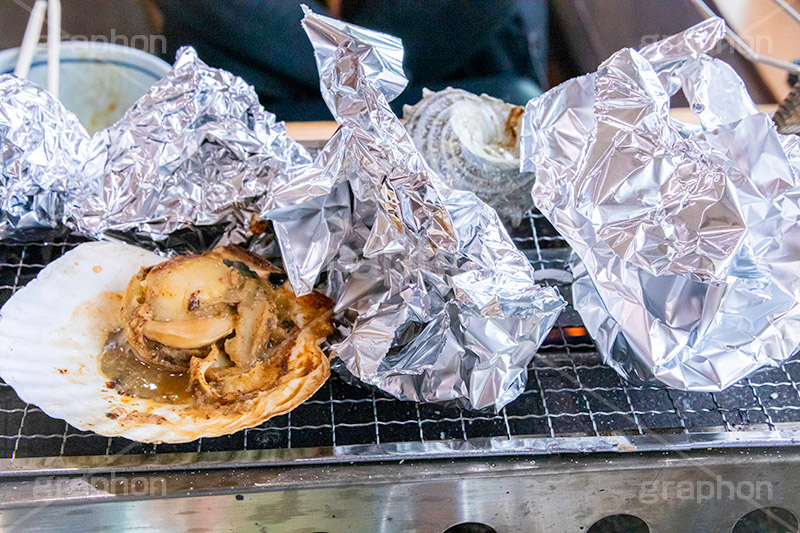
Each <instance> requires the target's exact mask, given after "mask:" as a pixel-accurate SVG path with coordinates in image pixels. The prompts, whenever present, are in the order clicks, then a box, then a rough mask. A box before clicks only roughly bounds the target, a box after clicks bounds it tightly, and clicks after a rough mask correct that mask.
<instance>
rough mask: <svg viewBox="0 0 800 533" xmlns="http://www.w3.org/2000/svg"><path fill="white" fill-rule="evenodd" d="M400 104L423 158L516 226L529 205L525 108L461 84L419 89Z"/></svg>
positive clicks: (449, 181) (530, 178)
mask: <svg viewBox="0 0 800 533" xmlns="http://www.w3.org/2000/svg"><path fill="white" fill-rule="evenodd" d="M422 95H423V96H422V100H420V101H419V102H418V103H417V104H415V105H413V106H404V107H403V117H404V119H405V127H406V130H408V132H409V134H410V135H411V138H412V139H413V141H414V145H415V146H416V147H417V149H418V150H419V151H420V152H421V153H422V155H423V157H424V158H425V160H426V161H427V163H428V164H429V165H430V166H431V167H432V168H433V169H434V170H435V171H436V172H437V173H438V174H439V175H440V176H441V177H442V178H443V179H444V180H445V182H446V183H447V184H448V185H449V186H451V187H453V188H454V189H461V190H468V191H472V192H474V193H475V194H476V195H477V196H478V197H479V198H480V199H481V200H483V201H484V202H486V203H487V204H489V205H491V206H492V207H494V208H495V210H496V211H497V212H498V214H499V215H500V216H501V217H502V218H503V219H504V220H510V221H511V222H512V224H513V225H514V226H517V225H518V224H519V221H520V220H521V217H522V214H523V213H524V211H525V210H527V209H528V208H529V207H530V198H529V197H528V196H529V195H526V194H522V191H526V190H530V188H531V186H532V184H533V180H534V174H533V173H521V172H520V171H519V127H520V120H521V118H522V114H523V111H524V108H523V107H521V106H515V105H511V104H507V103H505V102H503V101H502V100H498V99H497V98H492V97H491V96H487V95H485V94H484V95H481V96H477V95H475V94H472V93H470V92H467V91H464V90H462V89H453V88H452V87H448V88H447V89H445V90H443V91H438V92H433V91H429V90H427V89H425V90H423V93H422Z"/></svg>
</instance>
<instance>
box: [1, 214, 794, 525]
mask: <svg viewBox="0 0 800 533" xmlns="http://www.w3.org/2000/svg"><path fill="white" fill-rule="evenodd" d="M511 233H512V237H513V239H514V241H515V242H516V244H517V245H518V246H519V247H520V249H522V250H523V251H524V252H525V254H526V255H527V257H528V258H529V260H530V261H531V264H532V265H533V267H534V269H535V271H536V276H537V279H538V281H539V282H540V283H543V284H548V285H554V286H556V287H557V288H558V290H559V291H560V292H561V293H562V295H563V296H564V297H565V299H567V301H569V300H570V298H569V296H570V295H569V291H570V281H571V276H570V273H569V272H568V271H567V269H566V261H567V259H568V256H569V248H568V247H567V244H566V242H565V241H564V240H563V239H562V238H561V237H560V236H559V235H558V234H557V233H556V231H555V230H554V229H553V228H552V226H551V225H550V224H549V223H548V222H547V220H546V219H545V218H544V217H543V216H542V215H541V214H539V213H538V212H535V211H534V212H531V213H529V214H528V215H527V217H526V218H525V219H524V220H523V223H522V225H521V226H520V227H519V228H516V229H512V230H511ZM81 242H83V239H81V238H79V237H66V238H63V239H59V240H57V241H42V242H27V243H13V242H2V243H0V303H4V302H5V301H6V300H7V299H8V298H9V297H10V296H11V295H12V294H13V293H14V292H15V291H16V290H17V289H19V288H20V287H23V286H24V285H25V284H26V283H28V282H29V281H30V280H32V279H33V278H34V277H35V276H36V274H37V273H38V272H39V271H40V270H41V269H42V268H44V266H46V265H47V264H48V263H49V262H51V261H53V260H55V259H56V258H58V257H59V256H61V255H62V254H63V253H65V252H66V251H67V250H69V249H71V248H73V247H75V246H77V245H78V244H80V243H81ZM798 383H800V360H796V359H792V360H789V361H787V362H786V363H784V364H783V365H782V366H780V367H778V368H773V369H767V370H765V371H762V372H760V373H758V374H756V375H754V376H752V377H751V378H749V379H745V380H742V381H741V382H739V383H737V384H735V385H734V386H732V387H730V388H729V389H727V390H725V391H724V392H720V393H696V392H680V391H675V390H669V389H666V388H664V387H660V386H654V385H636V384H631V383H626V382H625V381H623V380H622V379H620V378H619V376H618V375H617V374H616V373H615V372H614V371H613V370H612V369H611V368H610V367H608V366H606V365H604V364H603V363H602V361H601V358H600V355H599V354H598V353H597V351H596V350H595V348H594V345H593V344H592V343H591V339H589V338H588V337H587V335H586V330H585V329H584V327H583V325H582V324H581V321H580V317H579V316H578V314H577V313H576V312H575V311H574V310H573V309H572V308H571V307H568V308H567V309H566V310H565V311H564V312H563V313H562V315H561V316H560V318H559V320H558V323H557V324H556V326H555V327H554V328H553V330H552V331H551V332H550V334H549V335H548V337H547V340H546V341H545V343H544V345H543V347H542V348H541V349H540V350H539V353H538V354H537V355H536V357H535V358H534V360H533V362H532V364H531V365H530V367H529V368H528V382H527V387H526V390H525V392H524V393H523V394H522V395H521V396H520V397H519V398H518V399H516V400H515V401H514V402H512V403H510V404H509V405H507V406H506V407H505V408H503V409H502V410H501V411H500V412H499V413H495V412H493V411H491V412H487V411H482V412H471V411H467V410H462V409H457V408H442V407H439V406H436V405H425V404H416V403H411V402H402V401H398V400H396V399H394V398H391V397H388V396H386V395H383V394H381V393H377V392H373V391H371V390H367V389H364V388H360V387H356V386H352V385H349V384H347V383H346V382H345V381H344V380H343V379H341V378H340V377H338V376H337V375H334V376H332V377H331V379H330V380H329V381H328V383H327V384H326V385H325V386H323V387H322V389H321V390H320V391H319V392H317V394H315V395H314V397H312V398H311V399H310V400H309V401H306V402H305V403H304V404H302V405H301V406H299V407H298V408H297V409H295V410H294V411H292V412H290V413H289V414H287V415H284V416H281V417H277V418H273V419H272V420H269V421H267V422H266V423H264V424H262V425H261V426H259V427H256V428H252V429H248V430H244V431H240V432H238V433H236V434H233V435H229V436H225V437H219V438H205V439H199V440H197V441H195V442H192V443H187V444H142V443H136V442H133V441H130V440H127V439H124V438H120V437H113V438H109V437H103V436H99V435H96V434H94V433H90V432H85V431H79V430H77V429H75V428H73V427H71V426H69V425H68V424H66V423H65V422H64V421H62V420H56V419H53V418H50V417H48V416H47V415H46V414H45V413H43V412H42V411H41V410H40V409H39V408H37V407H36V406H35V405H28V404H25V403H24V402H22V401H21V400H20V399H19V398H18V397H17V396H16V394H15V393H14V391H13V389H12V388H11V387H9V386H8V385H6V384H4V383H2V382H0V526H2V525H7V526H13V525H20V524H26V523H34V524H39V525H48V524H49V525H51V526H56V527H67V529H69V528H70V527H73V526H76V525H80V526H81V527H84V526H85V522H84V520H86V518H85V517H86V516H91V517H92V520H93V521H95V520H97V522H96V527H98V528H100V529H102V528H104V527H114V526H115V525H120V524H125V523H128V524H139V523H147V524H149V525H151V526H152V527H168V526H169V524H168V522H169V520H168V521H167V522H163V520H167V519H166V518H164V517H172V516H173V514H172V513H173V511H174V510H175V509H183V511H181V512H182V513H183V514H184V515H185V519H186V520H188V521H189V522H182V523H183V524H184V526H186V527H189V526H187V525H186V524H187V523H188V524H189V525H191V526H192V527H195V526H196V527H199V528H200V529H203V528H209V529H211V530H216V529H217V528H216V527H215V526H214V524H213V523H211V524H209V523H207V520H206V518H205V517H204V515H202V514H201V515H197V514H196V512H197V511H196V510H195V507H194V506H195V504H197V503H196V502H199V501H202V505H204V506H207V508H208V509H210V510H215V512H220V513H234V514H235V513H236V512H237V511H236V508H237V507H236V505H238V502H241V501H248V502H250V503H251V504H252V505H257V506H260V507H259V509H262V512H263V513H264V515H263V518H261V520H262V522H263V523H266V524H269V527H267V528H266V530H268V531H273V530H277V531H284V530H300V531H328V530H330V531H334V530H335V531H340V530H341V531H350V530H357V531H358V530H363V531H377V530H379V528H380V529H382V530H384V531H401V530H411V529H413V528H412V527H411V525H413V524H416V526H415V527H421V526H420V525H423V526H425V527H422V529H419V530H420V531H428V530H430V531H435V530H437V529H438V530H439V531H443V530H444V529H445V528H446V527H447V526H448V525H452V524H454V523H456V522H459V521H463V520H464V518H471V519H473V520H479V521H481V522H483V523H487V524H491V525H493V527H498V529H497V531H502V530H511V531H513V530H519V531H529V530H530V529H528V526H527V525H526V526H524V527H523V526H521V524H528V525H530V524H537V523H538V524H545V526H542V527H543V529H541V530H542V531H550V530H554V529H553V528H556V529H555V530H559V529H558V528H560V527H563V528H564V529H563V530H564V531H568V530H576V531H580V528H586V529H584V531H586V530H588V531H592V533H596V532H597V531H623V529H613V528H612V529H599V530H590V529H588V528H589V526H590V525H591V524H593V523H594V522H595V521H596V520H597V519H599V518H602V517H604V516H606V515H609V514H614V513H619V512H625V513H632V514H635V515H636V516H639V517H643V518H646V522H647V523H648V524H649V525H650V527H651V528H653V529H650V531H671V530H673V529H672V528H673V527H675V526H676V524H679V523H680V522H676V521H675V520H676V518H675V516H680V515H681V514H682V513H684V514H685V513H686V512H687V510H686V508H685V506H684V507H680V505H684V504H685V502H681V501H678V502H674V501H670V502H661V503H662V506H663V504H667V503H668V504H669V506H672V507H670V508H672V513H671V514H670V513H667V512H666V511H665V510H664V509H662V510H661V511H659V512H658V513H655V514H653V512H654V509H655V507H654V506H648V505H643V504H642V503H641V497H640V495H638V496H637V492H636V491H637V490H638V488H639V487H640V486H641V483H642V481H641V480H642V479H660V478H664V477H669V476H673V477H675V478H676V479H679V480H680V479H705V478H709V477H711V478H713V476H714V475H717V473H718V472H725V476H726V478H725V479H741V480H748V479H750V480H752V479H755V478H757V477H758V476H762V477H764V478H765V479H771V480H773V481H774V482H775V483H778V484H779V494H778V496H776V495H775V494H772V493H771V497H770V499H769V501H757V500H755V499H751V500H749V501H748V502H745V503H744V504H742V502H740V501H735V502H733V504H731V503H727V504H726V505H725V504H719V502H717V508H716V511H715V512H716V514H714V513H711V514H709V508H708V507H702V506H700V505H699V503H698V502H690V503H691V504H692V505H697V506H698V507H697V510H696V511H688V512H689V516H695V518H693V519H692V520H689V521H687V522H686V523H687V525H686V527H684V528H683V529H685V530H687V531H691V530H695V529H692V525H697V524H699V523H704V524H706V525H704V526H703V528H704V529H702V530H703V531H715V530H717V529H714V528H716V527H717V526H719V527H720V529H718V530H719V531H730V524H725V523H724V520H725V519H726V517H732V519H733V520H734V521H735V519H736V518H738V517H739V516H741V515H742V514H744V512H745V511H746V510H752V509H756V508H758V507H762V506H767V505H772V504H779V506H782V507H784V508H791V509H794V512H799V511H800V505H798V502H797V501H794V499H795V498H794V497H793V495H794V494H800V486H796V485H797V483H798V480H797V479H795V476H793V475H792V474H791V472H792V471H796V470H793V469H796V468H797V466H798V465H800V452H798V451H797V449H795V448H792V446H795V445H796V444H798V442H800V385H798ZM698 449H701V450H706V451H703V452H691V453H689V454H688V455H687V454H686V453H684V452H688V451H690V450H698ZM757 449H759V450H768V449H772V450H773V451H772V452H770V453H769V454H768V455H766V456H762V455H758V454H756V456H755V457H751V456H750V455H749V454H751V453H753V451H754V450H757ZM707 450H711V451H710V452H709V451H707ZM745 450H747V451H745ZM655 452H662V453H655ZM781 453H783V455H782V456H781V455H780V454H781ZM565 454H573V455H565ZM575 454H583V455H575ZM620 454H625V455H624V456H622V457H625V459H622V458H621V455H620ZM737 454H739V456H738V457H737ZM740 454H747V455H746V456H744V457H743V456H742V455H740ZM775 454H777V455H775ZM776 457H777V458H781V461H777V462H776V460H775V458H776ZM631 461H633V462H631ZM742 463H744V464H742ZM737 469H738V470H737ZM665 472H667V473H668V474H665ZM156 473H157V474H158V477H157V479H158V480H160V481H159V482H160V483H161V484H160V485H159V487H160V488H163V489H164V490H163V492H160V493H157V494H155V495H154V494H140V493H137V492H135V491H132V487H134V486H135V480H136V479H145V478H142V477H141V476H145V475H152V474H156ZM556 474H557V475H558V479H559V480H560V481H559V482H558V483H555V482H553V481H552V480H553V479H555V476H556ZM137 476H139V477H137ZM147 479H151V478H147ZM54 480H55V481H54ZM421 480H425V481H424V482H423V481H421ZM548 480H550V481H549V483H550V484H551V485H550V488H549V489H546V487H547V483H548ZM773 481H771V482H770V483H772V482H773ZM637 483H638V484H637ZM781 483H783V485H780V484H781ZM500 489H502V490H500ZM607 489H608V490H609V491H610V492H613V494H616V497H615V498H612V499H610V500H608V499H606V500H603V498H602V497H603V494H602V493H603V491H605V490H607ZM287 494H295V496H296V497H297V498H298V499H297V500H296V501H295V503H286V502H285V501H284V498H285V495H287ZM399 494H400V495H401V494H407V495H408V498H409V499H408V500H407V501H405V503H403V502H402V498H401V496H398V495H399ZM442 494H446V495H449V496H447V497H446V498H445V499H447V498H449V500H447V501H449V504H448V503H447V502H440V504H439V505H433V506H432V504H431V502H436V501H439V500H441V498H443V496H441V495H442ZM592 494H595V495H596V496H597V495H599V496H601V498H600V499H599V500H591V499H590V496H591V495H592ZM188 495H203V496H202V497H201V498H188V499H185V500H186V501H187V502H195V503H187V502H184V501H183V500H181V499H179V500H172V499H171V500H169V501H170V502H176V501H177V502H179V503H172V504H170V506H166V507H165V506H164V505H165V504H164V501H165V500H164V499H163V498H161V496H188ZM245 495H247V496H246V497H245ZM153 496H156V497H153ZM528 496H530V498H532V499H533V500H529V499H528ZM323 497H324V498H333V499H335V501H336V502H338V503H337V505H338V507H336V506H334V507H335V509H334V510H333V511H332V510H331V509H332V508H331V507H330V505H329V504H325V505H324V506H321V504H320V503H319V502H318V499H319V498H323ZM637 497H638V498H639V499H638V500H637ZM398 498H400V500H398ZM543 498H544V499H546V500H547V501H543V500H542V499H543ZM563 498H566V499H567V500H568V501H570V502H572V504H573V505H576V506H578V508H579V509H582V511H580V512H572V511H567V510H565V509H563V508H562V507H563V506H562V505H561V504H560V503H554V502H553V499H557V500H560V499H563ZM781 498H783V499H781ZM536 500H539V501H542V504H541V505H542V506H540V507H537V508H536V511H532V510H531V509H532V507H531V506H532V505H533V504H532V503H531V502H532V501H536ZM391 501H395V504H392V505H389V504H388V502H391ZM596 501H601V502H602V501H605V503H604V504H603V505H601V506H598V504H597V503H596ZM97 502H103V503H102V505H101V506H100V507H97V506H93V505H92V504H93V503H97ZM180 502H183V503H180ZM298 502H300V503H298ZM303 502H305V503H303ZM375 502H379V503H380V506H379V508H376V507H375V505H377V503H375ZM470 502H471V503H470ZM53 504H56V505H53ZM64 504H69V505H71V506H72V507H71V508H72V509H73V511H74V512H75V513H78V515H76V516H77V518H74V519H63V518H62V513H63V512H64V511H63V505H64ZM287 505H289V506H291V507H292V508H293V509H295V511H293V512H291V513H286V512H285V511H282V514H281V513H279V514H278V515H277V518H276V516H275V515H274V512H275V509H284V508H285V507H286V506H287ZM415 505H416V507H415ZM676 505H678V506H679V507H675V506H676ZM742 505H745V507H746V508H743V507H742ZM581 506H582V507H581ZM669 506H668V507H669ZM3 509H5V510H3ZM100 509H104V510H100ZM248 509H251V508H248ZM336 509H338V510H336ZM376 509H378V510H376ZM381 509H382V511H381V512H378V511H380V510H381ZM421 509H427V510H425V511H421ZM497 509H506V511H503V512H499V511H497ZM526 509H527V511H525V510H526ZM492 510H494V511H492ZM337 512H338V513H339V515H338V516H339V522H337V521H336V513H337ZM523 512H527V513H528V515H525V518H523V517H521V516H516V515H517V514H519V513H523ZM398 513H400V514H401V515H402V514H403V513H412V518H409V517H408V516H405V517H403V516H398ZM413 513H422V514H420V515H413ZM531 513H533V514H531ZM692 513H694V514H692ZM130 516H136V517H139V518H137V519H136V520H134V521H133V522H124V520H123V518H124V517H130ZM226 516H229V515H226ZM247 516H248V517H250V518H252V517H253V516H255V515H252V513H251V514H250V515H247ZM259 516H262V515H259ZM392 516H395V517H396V518H397V520H398V521H397V522H394V523H392V522H387V518H388V519H389V520H393V518H392ZM696 516H702V517H704V518H703V520H705V522H702V521H701V522H697V521H696V520H697V518H696ZM121 517H122V518H121ZM143 517H146V518H143ZM345 517H350V519H351V521H350V522H347V521H345V522H342V519H343V518H345ZM476 517H477V518H476ZM120 520H123V522H120ZM141 520H145V522H141ZM159 520H161V522H159ZM231 520H234V519H231ZM403 520H405V521H403ZM254 523H256V524H257V523H258V520H256V519H255V518H253V520H249V518H248V520H245V519H244V518H243V517H238V518H236V519H235V520H234V521H233V522H225V524H226V527H234V526H231V524H240V525H239V526H235V527H234V529H238V528H239V527H245V526H248V527H252V526H253V524H254ZM65 524H66V525H65ZM330 524H339V525H338V526H337V527H333V528H332V529H331V528H330ZM403 524H405V525H403ZM548 524H549V525H548ZM276 525H277V529H274V528H275V527H276ZM502 525H505V529H504V528H503V527H499V526H502ZM573 525H574V527H572V526H573ZM264 527H266V526H264ZM459 527H460V526H459ZM464 527H466V526H464ZM516 528H518V529H516ZM256 529H257V528H256ZM459 531H461V532H464V531H491V530H481V529H455V530H453V532H456V533H457V532H459ZM626 531H631V532H634V531H637V532H638V531H647V529H638V530H637V529H629V530H626ZM698 531H699V530H698ZM744 531H747V530H744ZM754 531H755V530H754Z"/></svg>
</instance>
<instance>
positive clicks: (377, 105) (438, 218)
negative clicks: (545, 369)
mask: <svg viewBox="0 0 800 533" xmlns="http://www.w3.org/2000/svg"><path fill="white" fill-rule="evenodd" d="M303 25H304V28H305V30H306V33H307V34H308V36H309V38H310V40H311V43H312V44H313V47H314V52H315V57H316V60H317V66H318V68H319V73H320V86H321V89H322V95H323V98H324V99H325V102H326V103H327V105H328V107H329V108H330V110H331V112H332V113H333V115H334V117H335V118H336V120H337V121H338V122H339V124H340V125H341V127H340V128H339V129H338V131H337V132H336V133H335V134H334V135H333V137H332V138H331V139H330V141H329V142H328V143H327V145H326V146H325V147H324V148H323V149H322V151H321V152H320V154H319V155H318V157H317V158H316V159H315V161H314V163H313V164H312V165H307V166H302V167H294V168H293V169H291V170H290V172H288V173H285V174H282V175H280V176H278V177H277V179H275V180H274V181H273V182H272V183H271V194H270V195H269V202H270V204H269V205H268V207H267V209H265V211H264V212H263V215H264V216H265V217H267V218H269V219H270V220H272V221H273V225H274V228H275V232H276V235H277V238H278V241H279V243H280V246H281V250H282V254H283V258H284V265H285V268H286V271H287V273H288V275H289V278H290V280H291V282H292V284H293V286H294V288H295V291H296V292H297V293H298V294H304V293H307V292H309V291H311V290H312V288H313V287H314V285H315V284H316V283H317V280H318V279H320V276H321V275H322V274H325V275H326V279H327V293H328V295H329V296H330V297H331V298H333V299H334V300H335V302H336V311H337V312H339V313H341V314H342V315H343V316H344V317H345V318H349V320H345V325H344V326H343V327H342V336H343V338H342V340H340V341H339V342H337V343H335V344H334V345H333V346H332V349H333V351H334V352H335V353H336V354H337V355H338V356H339V357H340V358H341V360H342V361H343V363H344V365H345V366H346V368H347V370H348V371H349V372H350V373H352V374H353V375H355V376H356V377H358V378H359V379H361V380H362V381H363V382H365V383H367V384H370V385H373V386H375V387H378V388H379V389H381V390H383V391H385V392H387V393H389V394H392V395H394V396H396V397H398V398H400V399H404V400H415V401H424V402H442V403H452V404H457V405H461V406H464V407H469V408H473V409H482V408H495V409H500V408H502V407H503V406H504V405H505V404H507V403H508V402H510V401H511V400H513V399H514V398H516V397H517V396H518V395H519V394H520V393H521V392H522V391H523V390H524V387H525V381H526V378H527V371H526V368H527V366H528V364H529V363H530V361H531V360H532V358H533V356H534V354H535V352H536V350H537V348H538V347H539V345H540V344H541V342H542V341H543V339H544V337H545V336H546V335H547V333H548V331H549V330H550V329H551V327H552V325H553V323H554V322H555V320H556V318H557V316H558V314H559V313H560V311H561V309H562V308H563V307H564V305H565V304H564V301H563V300H562V298H561V297H560V295H559V294H558V292H557V291H556V290H555V289H554V288H552V287H540V286H538V285H536V283H535V282H534V280H533V271H532V269H531V265H530V263H529V262H528V260H527V259H526V258H525V256H524V255H523V254H522V253H521V252H520V251H519V250H518V249H517V248H516V246H515V245H514V244H513V242H512V241H511V239H510V238H509V236H508V234H507V232H506V230H505V229H504V227H503V225H502V224H501V223H500V220H499V219H498V217H497V214H496V213H495V212H494V210H492V209H491V208H490V207H489V206H487V205H486V204H484V203H483V202H481V201H480V200H479V199H478V198H477V197H476V196H475V195H474V194H472V193H469V192H462V191H455V190H451V189H449V188H448V187H447V186H445V185H444V183H443V182H442V180H441V179H440V178H439V177H438V176H437V175H436V174H435V173H434V172H433V171H432V170H431V169H430V167H429V166H428V165H427V164H426V163H425V161H424V160H423V158H422V156H421V155H420V154H419V152H418V151H417V150H416V148H415V147H414V144H413V142H412V141H411V138H410V137H409V135H408V133H407V132H406V130H405V129H404V128H403V126H402V124H401V123H400V121H399V120H398V118H397V117H396V116H395V115H394V113H393V112H392V110H391V108H390V107H389V104H388V102H389V101H390V100H391V99H393V98H394V97H395V96H397V95H398V94H399V93H400V92H401V91H402V90H403V89H404V87H405V85H406V83H407V80H406V78H405V77H404V75H403V70H402V59H403V48H402V45H401V43H400V41H399V40H398V39H396V38H394V37H390V36H388V35H385V34H381V33H377V32H373V31H370V30H366V29H363V28H360V27H357V26H353V25H348V24H345V23H342V22H339V21H336V20H334V19H330V18H327V17H323V16H319V15H315V14H312V13H311V12H310V11H309V10H307V9H306V16H305V19H304V20H303Z"/></svg>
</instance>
